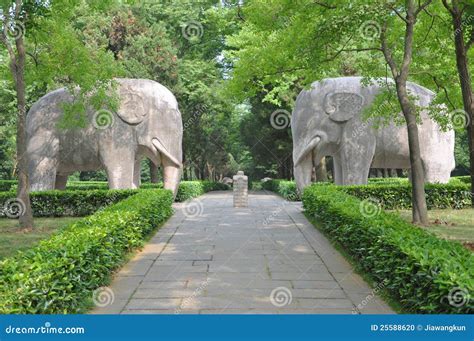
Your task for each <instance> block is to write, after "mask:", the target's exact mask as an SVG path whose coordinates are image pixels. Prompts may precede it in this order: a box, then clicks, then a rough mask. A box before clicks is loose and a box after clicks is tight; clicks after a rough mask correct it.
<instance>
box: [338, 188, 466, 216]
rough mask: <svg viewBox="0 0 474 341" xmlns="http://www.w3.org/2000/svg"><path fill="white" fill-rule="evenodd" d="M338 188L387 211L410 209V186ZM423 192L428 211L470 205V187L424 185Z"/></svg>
mask: <svg viewBox="0 0 474 341" xmlns="http://www.w3.org/2000/svg"><path fill="white" fill-rule="evenodd" d="M339 188H340V189H341V190H343V191H344V192H346V193H348V194H351V195H353V196H355V197H357V198H359V199H362V200H364V199H369V198H371V199H374V200H377V201H378V202H380V204H381V205H382V207H383V208H384V209H387V210H395V209H410V208H411V185H410V184H382V183H379V184H369V185H357V186H339ZM425 192H426V204H427V206H428V209H433V208H454V209H460V208H464V207H469V206H470V205H471V193H470V187H469V185H466V184H426V186H425Z"/></svg>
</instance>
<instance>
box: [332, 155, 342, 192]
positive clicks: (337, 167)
mask: <svg viewBox="0 0 474 341" xmlns="http://www.w3.org/2000/svg"><path fill="white" fill-rule="evenodd" d="M332 162H333V172H334V173H333V176H334V183H335V184H336V185H342V166H341V159H340V158H339V157H337V156H333V158H332Z"/></svg>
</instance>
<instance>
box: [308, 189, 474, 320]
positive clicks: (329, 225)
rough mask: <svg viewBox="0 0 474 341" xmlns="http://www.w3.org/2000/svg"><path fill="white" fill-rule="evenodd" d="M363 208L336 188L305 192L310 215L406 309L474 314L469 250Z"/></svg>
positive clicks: (473, 269)
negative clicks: (366, 211) (365, 210)
mask: <svg viewBox="0 0 474 341" xmlns="http://www.w3.org/2000/svg"><path fill="white" fill-rule="evenodd" d="M364 205H365V203H364V202H363V201H362V202H361V201H360V200H359V199H357V198H355V197H353V196H351V195H348V194H347V193H344V192H343V191H341V190H340V188H339V187H336V186H317V185H313V186H310V187H308V188H307V189H305V191H304V194H303V207H304V209H305V210H306V213H307V214H308V215H309V216H311V217H314V218H316V219H317V221H318V222H319V224H320V226H321V227H322V229H323V230H324V231H325V232H326V233H327V235H328V236H329V237H330V238H332V239H334V240H335V241H337V242H338V243H339V244H340V245H341V246H342V247H344V249H345V250H346V251H347V252H348V253H349V254H350V256H351V257H352V258H353V259H354V261H355V262H356V263H357V264H358V265H360V267H361V268H362V269H363V271H365V272H366V273H368V274H370V275H371V276H372V278H373V280H374V281H375V283H384V284H385V286H384V287H385V289H387V291H388V292H389V293H390V294H391V295H392V296H393V298H395V299H397V300H398V301H399V302H400V303H401V304H402V305H403V307H404V308H405V309H406V310H407V311H412V312H416V313H474V300H473V297H472V293H473V292H474V255H473V254H472V253H471V252H470V251H468V250H467V249H465V248H464V247H463V246H462V245H460V244H459V243H456V242H451V241H446V240H443V239H439V238H436V237H435V236H434V235H432V234H431V233H429V232H427V231H425V230H423V229H420V228H418V227H415V226H413V225H411V224H409V223H407V222H405V221H404V220H402V219H401V218H400V217H399V216H397V215H395V214H390V213H385V212H383V211H375V213H376V214H372V213H374V211H372V213H371V214H370V215H368V214H365V215H363V214H362V213H361V212H364V207H363V206H364ZM369 211H370V210H369ZM319 224H318V225H319ZM470 295H471V296H470Z"/></svg>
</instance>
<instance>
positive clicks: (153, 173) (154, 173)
mask: <svg viewBox="0 0 474 341" xmlns="http://www.w3.org/2000/svg"><path fill="white" fill-rule="evenodd" d="M148 162H149V165H150V181H151V183H152V184H156V183H158V166H156V165H155V164H154V163H153V162H151V160H148Z"/></svg>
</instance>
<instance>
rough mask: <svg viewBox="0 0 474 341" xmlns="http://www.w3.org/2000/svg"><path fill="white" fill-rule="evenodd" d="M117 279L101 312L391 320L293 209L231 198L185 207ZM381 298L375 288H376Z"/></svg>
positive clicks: (258, 197)
mask: <svg viewBox="0 0 474 341" xmlns="http://www.w3.org/2000/svg"><path fill="white" fill-rule="evenodd" d="M175 209H176V213H175V214H174V216H173V217H172V218H171V219H170V220H169V221H168V222H167V223H166V224H165V225H164V226H163V227H162V228H161V229H160V230H159V231H158V232H157V234H156V235H155V236H154V237H153V238H152V239H151V240H150V242H149V243H148V244H147V245H146V247H145V248H144V249H143V250H142V251H141V252H140V253H138V254H137V255H136V256H135V257H134V258H133V259H132V260H131V261H130V262H129V263H128V264H127V265H126V266H125V267H124V268H122V269H121V270H120V271H119V272H118V273H117V274H116V276H115V278H114V280H113V282H112V284H111V286H110V288H111V289H112V290H113V292H114V296H115V297H114V301H113V303H112V304H109V305H108V306H105V307H100V308H99V307H98V308H96V309H95V310H94V311H93V312H92V313H97V314H100V313H102V314H105V313H107V314H117V313H123V314H138V313H145V314H159V313H165V314H189V313H191V314H198V313H200V314H214V313H217V314H246V313H247V314H252V313H270V314H279V313H280V314H281V313H298V314H308V313H309V314H313V313H314V314H337V313H349V314H350V313H353V314H360V313H393V311H392V310H391V309H390V308H389V307H388V306H387V304H386V303H384V302H383V301H382V300H381V299H380V298H379V297H377V295H374V290H373V289H371V288H369V286H368V285H367V284H366V283H365V282H364V281H363V280H362V279H361V277H360V276H358V275H357V274H355V273H354V272H353V269H352V268H351V266H350V265H349V264H348V263H347V262H346V261H345V260H344V258H343V257H342V256H341V255H340V254H339V252H337V251H336V250H335V249H334V248H333V247H332V246H331V244H330V243H329V242H328V240H327V239H326V238H325V237H324V236H323V235H322V234H321V233H320V232H319V231H318V230H317V229H316V228H314V227H313V226H312V225H311V224H310V223H309V222H308V220H307V219H306V218H305V217H304V215H303V214H302V208H301V203H290V202H287V201H285V200H283V199H282V198H281V197H279V196H277V195H275V194H273V193H266V192H255V193H251V194H250V197H249V207H248V208H237V209H236V208H233V207H232V192H230V191H229V192H212V193H208V194H206V195H204V196H201V197H199V198H197V199H194V200H192V201H191V202H188V203H182V204H175ZM375 291H376V290H375Z"/></svg>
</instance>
